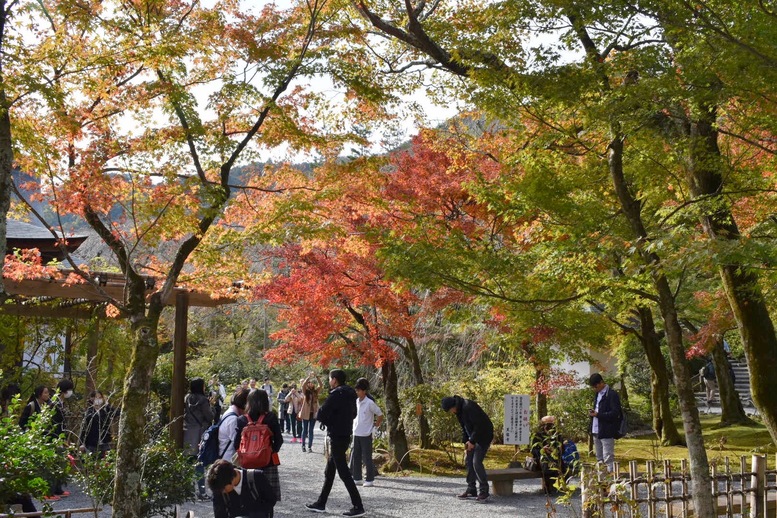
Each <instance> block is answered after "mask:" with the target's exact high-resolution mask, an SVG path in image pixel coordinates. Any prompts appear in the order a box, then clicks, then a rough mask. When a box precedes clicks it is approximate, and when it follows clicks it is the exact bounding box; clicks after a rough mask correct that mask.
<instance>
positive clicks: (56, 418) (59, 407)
mask: <svg viewBox="0 0 777 518" xmlns="http://www.w3.org/2000/svg"><path fill="white" fill-rule="evenodd" d="M73 386H74V385H73V381H72V380H69V379H67V378H64V379H61V380H59V383H57V390H56V391H55V394H57V397H56V398H55V399H54V415H53V416H52V417H51V424H52V425H53V430H52V435H54V436H55V437H59V436H60V435H62V434H63V433H65V421H66V419H65V417H66V416H67V409H66V408H65V400H66V399H70V397H72V396H73ZM65 440H66V442H67V437H66V438H65Z"/></svg>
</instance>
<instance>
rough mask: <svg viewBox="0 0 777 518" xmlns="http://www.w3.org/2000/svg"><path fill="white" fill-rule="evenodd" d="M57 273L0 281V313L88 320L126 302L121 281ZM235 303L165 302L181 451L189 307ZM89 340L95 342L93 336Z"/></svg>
mask: <svg viewBox="0 0 777 518" xmlns="http://www.w3.org/2000/svg"><path fill="white" fill-rule="evenodd" d="M9 248H10V247H9ZM58 273H59V274H61V275H58V276H57V277H56V278H43V277H40V278H33V279H23V280H12V279H4V284H5V290H6V292H7V293H8V294H9V295H12V298H11V299H10V300H8V301H6V302H5V304H0V313H2V314H6V315H17V316H25V317H44V318H71V319H73V318H78V319H89V318H92V316H93V315H94V308H95V306H96V305H98V304H103V303H105V302H108V301H110V300H111V299H114V300H123V299H124V292H125V289H126V283H125V280H124V277H123V276H122V275H119V274H116V273H108V272H96V273H95V272H92V281H93V282H92V283H83V284H80V283H76V284H72V283H67V282H65V279H66V278H67V276H68V275H69V274H70V273H72V272H71V271H69V270H60V271H59V272H58ZM156 282H157V280H156V279H154V278H153V277H147V278H146V295H147V296H150V295H151V294H152V293H154V291H155V288H154V286H155V285H156ZM233 302H235V299H232V298H215V297H213V296H211V295H210V294H208V293H205V292H201V291H197V290H193V289H189V288H185V287H176V288H174V289H173V293H172V294H171V295H170V297H168V299H167V300H166V301H165V304H166V305H168V306H174V307H175V332H174V338H173V379H172V394H171V401H170V420H171V434H172V437H173V440H174V441H175V443H176V444H177V445H178V446H179V447H180V446H182V445H183V413H184V396H185V395H186V348H187V345H188V339H187V336H188V313H189V307H191V306H194V307H216V306H220V305H224V304H231V303H233ZM93 339H94V340H97V334H96V333H95V334H94V337H93ZM95 345H96V342H95Z"/></svg>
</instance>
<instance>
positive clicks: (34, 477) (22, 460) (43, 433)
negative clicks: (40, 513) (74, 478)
mask: <svg viewBox="0 0 777 518" xmlns="http://www.w3.org/2000/svg"><path fill="white" fill-rule="evenodd" d="M20 408H21V405H20V402H19V400H18V399H16V400H14V401H13V402H12V404H11V405H10V407H9V412H8V415H7V416H3V417H2V419H0V452H2V456H0V502H7V501H8V500H10V499H11V498H13V497H14V496H15V495H17V494H30V495H32V496H33V497H34V498H38V499H40V498H42V497H43V496H45V495H46V494H48V492H49V482H48V481H49V480H55V479H61V478H64V475H65V472H66V471H67V458H66V456H65V455H64V453H63V451H64V450H63V440H62V438H60V437H51V436H50V435H49V431H50V430H51V417H52V415H53V411H52V409H51V408H44V409H43V411H42V412H41V413H40V414H37V415H35V416H33V417H32V418H31V419H30V420H29V421H28V424H29V428H28V429H27V430H22V429H21V428H19V425H18V424H17V420H16V417H15V416H17V415H19V410H20Z"/></svg>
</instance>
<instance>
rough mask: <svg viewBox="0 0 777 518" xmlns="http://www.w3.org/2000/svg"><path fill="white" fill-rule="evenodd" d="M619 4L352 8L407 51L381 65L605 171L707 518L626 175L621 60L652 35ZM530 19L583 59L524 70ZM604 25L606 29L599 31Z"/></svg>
mask: <svg viewBox="0 0 777 518" xmlns="http://www.w3.org/2000/svg"><path fill="white" fill-rule="evenodd" d="M624 7H625V6H621V5H611V6H600V7H599V8H598V9H590V8H589V7H587V6H581V5H579V4H578V3H577V2H561V3H554V4H553V5H544V4H541V3H540V4H537V5H531V6H516V8H514V9H507V10H505V9H501V8H500V12H499V14H498V16H485V17H484V14H485V15H487V14H488V11H489V9H490V8H489V7H485V8H481V7H477V8H474V9H473V8H470V7H469V6H463V7H461V8H458V9H456V15H455V16H451V17H447V16H445V14H444V13H445V12H446V11H447V9H445V8H439V7H438V5H437V4H435V5H434V6H427V5H426V4H424V3H419V4H418V5H417V6H413V5H411V4H410V3H407V4H406V5H405V8H404V9H401V8H400V9H396V8H394V7H393V6H391V5H388V4H381V3H370V4H369V5H368V4H366V3H358V4H357V10H358V11H359V13H360V14H361V15H362V16H363V17H364V19H365V20H366V21H367V23H368V24H369V25H371V26H372V28H374V29H377V30H379V31H381V32H382V33H383V34H385V35H387V36H390V37H391V38H392V39H393V40H395V41H398V42H401V43H402V44H403V48H404V49H405V50H409V51H410V52H408V54H407V55H406V56H402V55H401V54H395V56H399V57H398V58H397V57H394V56H392V57H389V58H385V61H387V62H394V60H395V59H402V60H403V61H404V62H406V63H410V64H409V65H408V67H412V63H417V64H419V65H420V66H425V65H426V64H427V63H429V62H428V61H424V60H423V59H419V58H418V56H419V55H420V56H423V57H425V58H427V59H429V58H431V60H432V62H433V63H434V65H435V66H437V67H438V68H441V69H443V70H445V71H447V72H448V73H450V74H452V75H454V76H457V77H461V78H466V79H468V80H469V81H468V84H469V85H470V86H471V87H472V89H473V93H471V94H469V99H471V100H472V101H473V102H475V103H477V104H478V105H479V106H480V107H483V108H484V109H487V110H488V109H491V110H492V112H493V113H494V115H495V116H496V117H503V116H507V120H506V121H505V122H514V121H515V116H514V115H511V114H509V110H508V107H511V108H515V110H516V112H517V113H521V114H524V115H527V116H528V117H529V118H532V119H534V120H535V121H537V123H538V124H540V125H544V126H545V127H546V128H548V129H549V130H551V131H552V132H555V133H556V134H557V136H558V139H566V140H567V142H568V145H567V148H568V150H569V152H570V154H571V153H577V156H579V157H580V162H581V164H582V166H583V167H584V168H586V169H587V170H589V171H590V173H591V174H592V175H593V177H595V178H599V177H600V172H603V171H606V172H607V173H608V175H609V179H610V182H611V189H612V192H611V193H609V194H610V195H611V196H612V199H614V200H616V201H617V203H618V205H619V209H620V213H621V215H622V217H623V218H624V220H625V221H624V222H625V223H626V225H627V228H628V229H629V230H630V231H631V234H632V239H634V240H635V246H634V249H635V252H636V256H637V257H638V258H639V259H640V261H641V262H642V267H643V269H644V270H645V271H646V272H648V275H649V279H650V281H651V284H652V289H653V290H654V291H655V295H654V296H653V298H654V301H655V303H656V304H657V306H658V308H659V311H660V313H661V316H662V320H663V324H664V332H665V336H666V340H667V343H668V345H669V351H670V356H671V359H672V362H671V363H672V370H673V374H674V381H675V386H676V388H677V392H678V396H679V401H680V408H681V412H682V416H683V424H684V428H685V433H686V441H687V444H688V450H689V454H690V460H691V474H692V477H693V478H694V485H695V487H696V490H695V491H694V509H695V511H696V512H698V513H699V514H700V515H703V516H707V515H712V513H713V503H712V497H711V493H710V491H709V489H708V488H709V480H710V478H709V477H710V474H709V465H708V461H707V455H706V451H705V449H704V443H703V438H702V435H701V429H700V424H699V416H698V409H697V407H696V401H695V397H694V394H693V386H692V382H691V377H690V373H689V371H688V367H687V364H686V361H685V354H684V353H685V348H684V343H683V331H682V327H681V325H680V322H679V318H678V309H677V305H676V300H675V292H674V290H673V289H672V286H671V284H670V278H669V277H668V275H667V271H666V270H665V265H666V263H665V262H664V261H663V260H662V257H661V255H660V254H659V253H658V249H657V248H656V247H653V246H651V245H650V243H651V241H652V236H651V234H650V232H649V228H650V227H649V226H648V225H647V224H646V221H645V219H644V207H645V203H644V201H645V200H643V199H642V198H641V197H638V196H637V195H636V192H637V190H638V189H639V188H642V187H644V184H637V183H635V180H637V178H635V177H632V176H631V173H632V170H636V169H632V167H631V166H632V163H631V162H630V160H632V159H634V164H635V165H636V164H637V163H638V162H639V155H636V156H635V157H634V158H632V155H631V154H630V151H631V148H630V147H629V145H630V141H627V136H629V137H632V136H633V134H634V133H635V132H637V131H638V130H639V127H640V124H642V118H641V117H639V116H637V117H635V114H640V112H639V110H635V108H638V105H636V104H634V102H633V101H632V99H633V98H632V97H631V96H629V95H628V93H629V91H628V88H629V87H630V86H632V85H633V84H634V78H633V77H632V76H630V75H629V72H630V69H631V63H630V62H629V61H630V60H629V58H631V56H634V57H635V58H634V59H635V60H638V59H639V58H640V57H641V53H640V50H641V49H642V46H643V45H644V44H645V43H644V41H648V42H649V41H650V37H651V36H652V33H651V30H650V28H649V27H647V26H645V24H644V23H643V21H642V20H641V19H639V18H629V17H628V14H627V13H625V12H624ZM494 8H496V7H494ZM451 9H452V7H451ZM432 18H433V19H434V23H432V22H431V20H432ZM443 19H444V21H443ZM451 20H455V21H451ZM473 20H488V22H487V24H488V28H489V30H488V31H487V32H486V34H487V37H483V36H482V31H480V29H482V24H478V23H472V21H473ZM529 20H533V21H534V27H537V28H538V32H542V30H543V27H552V26H555V25H556V24H558V23H561V24H563V27H564V32H565V34H564V39H563V40H562V41H564V42H565V43H567V44H568V45H569V46H570V47H572V48H574V49H575V50H576V51H577V52H578V53H580V54H582V57H580V58H579V59H577V60H572V62H571V63H570V64H568V65H566V66H564V65H559V64H558V63H557V62H556V61H557V58H556V56H555V55H553V54H544V52H545V50H544V48H543V47H542V46H541V45H540V46H535V49H536V50H537V52H536V54H535V55H534V56H533V57H535V58H536V59H537V61H538V63H537V64H532V66H531V67H528V66H524V65H525V64H526V63H527V57H529V56H527V54H526V53H524V52H523V49H524V44H525V43H526V42H525V41H521V40H520V36H519V35H518V34H516V38H515V39H510V38H507V39H504V38H503V37H502V36H503V35H505V34H514V33H515V31H516V30H517V29H519V28H522V27H527V26H528V24H527V22H528V21H529ZM474 27H477V29H475V30H476V31H478V36H477V37H474V34H475V33H474V32H472V30H473V28H474ZM602 28H604V29H605V30H602V31H600V29H602ZM548 32H550V31H548ZM611 35H616V36H615V37H611ZM470 36H473V37H470ZM508 42H509V43H508ZM510 43H512V45H511V44H510ZM630 51H631V52H630ZM387 52H390V49H389V50H388V51H387ZM411 56H412V57H411ZM414 59H415V60H416V61H413V60H414ZM581 101H584V102H581ZM570 113H571V114H572V116H570ZM645 115H647V114H645ZM557 141H558V140H557ZM543 144H545V143H544V142H542V143H540V145H539V146H532V149H533V151H534V152H535V154H536V155H542V154H549V153H548V151H551V152H552V151H553V149H552V148H548V147H542V145H543ZM570 144H571V145H570ZM554 147H556V148H557V147H558V146H554ZM705 488H706V489H705Z"/></svg>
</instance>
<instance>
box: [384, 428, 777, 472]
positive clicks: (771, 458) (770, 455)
mask: <svg viewBox="0 0 777 518" xmlns="http://www.w3.org/2000/svg"><path fill="white" fill-rule="evenodd" d="M719 423H720V416H715V415H702V416H701V424H702V428H703V432H702V433H703V435H704V442H705V444H706V445H707V456H708V459H709V461H710V463H712V462H718V463H722V462H723V461H724V458H725V457H729V462H730V463H732V466H733V469H734V470H735V471H738V466H739V457H740V456H742V455H744V456H746V457H747V465H748V466H749V464H750V456H751V455H754V454H760V455H766V458H767V467H768V468H773V467H774V466H775V453H777V447H776V446H775V444H774V442H773V441H772V438H771V437H770V436H769V432H767V431H766V428H765V427H764V426H763V425H762V424H760V423H759V424H756V425H754V426H727V427H720V426H719ZM677 427H678V428H679V429H680V430H682V423H681V422H680V421H677ZM578 450H580V454H581V457H582V459H583V461H584V462H593V461H594V460H595V459H594V458H593V457H589V456H588V455H587V453H586V451H585V450H586V445H585V444H578ZM455 451H456V455H457V458H458V459H459V462H461V461H462V459H463V449H462V448H461V446H460V445H456V450H455ZM615 454H616V458H617V459H618V461H619V462H620V463H621V466H622V468H624V469H627V468H626V463H627V461H630V460H636V461H638V462H640V463H641V464H643V465H644V462H646V461H649V460H653V461H663V460H665V459H669V460H672V461H676V462H677V466H678V467H679V461H680V460H681V459H687V458H688V450H687V448H685V447H683V446H668V447H662V446H660V445H659V443H658V441H656V440H655V435H653V434H652V433H646V434H645V435H638V436H634V437H627V438H624V439H620V440H618V441H617V443H616V446H615ZM527 455H528V452H527V449H526V448H525V447H524V449H523V450H518V451H517V452H516V449H515V447H514V446H506V445H494V446H492V447H491V449H490V450H489V453H488V456H487V457H486V463H485V464H486V468H503V467H505V466H507V464H508V463H509V462H510V461H513V460H518V461H522V460H523V459H524V458H525V457H526V456H527ZM410 456H411V459H412V467H411V469H409V470H406V471H404V472H403V474H405V475H407V474H411V473H412V474H414V475H437V476H464V474H465V472H464V470H463V468H462V467H461V465H457V463H456V462H453V461H451V460H450V458H449V456H448V454H446V453H445V451H443V450H420V449H418V450H413V451H412V453H411V454H410ZM387 474H388V473H387Z"/></svg>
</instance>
